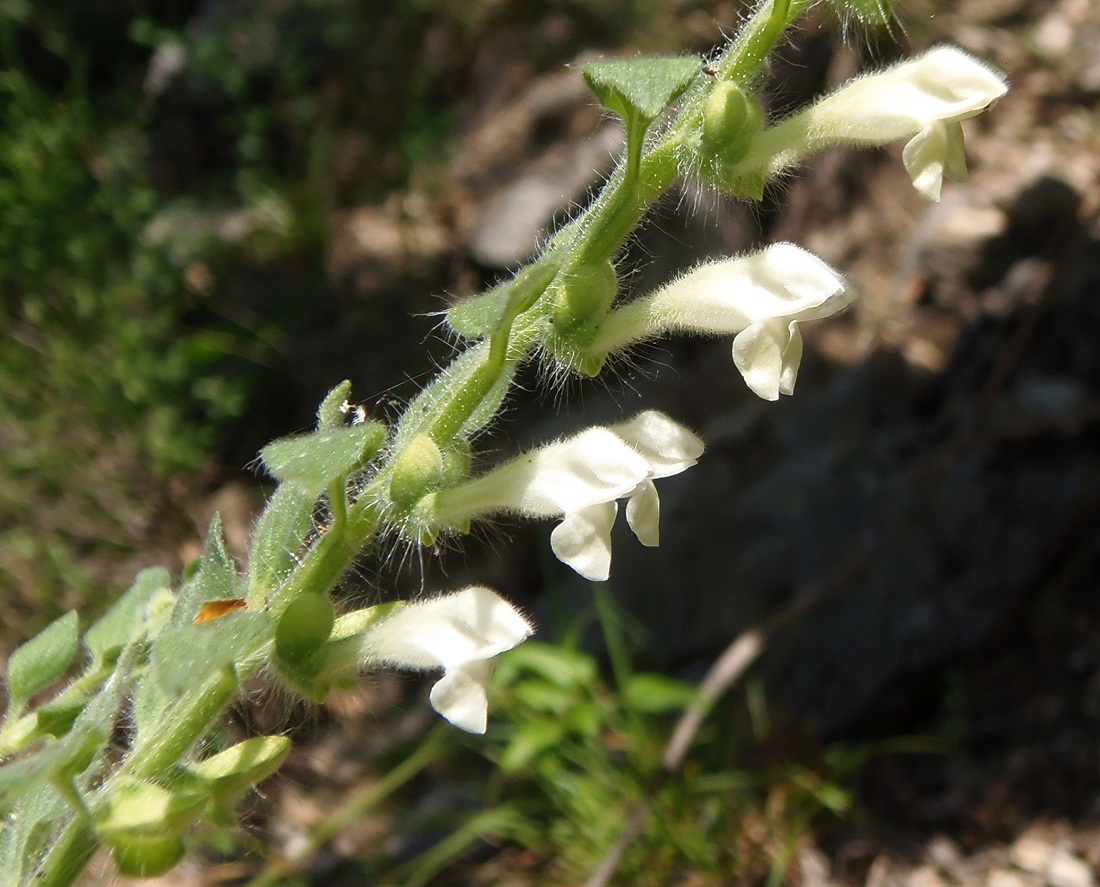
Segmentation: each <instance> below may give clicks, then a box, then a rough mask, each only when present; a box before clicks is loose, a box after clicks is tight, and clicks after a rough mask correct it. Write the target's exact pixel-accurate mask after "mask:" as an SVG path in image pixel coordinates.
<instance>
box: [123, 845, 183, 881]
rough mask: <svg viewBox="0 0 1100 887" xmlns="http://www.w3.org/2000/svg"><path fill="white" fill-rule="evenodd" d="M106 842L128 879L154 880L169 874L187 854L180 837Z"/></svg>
mask: <svg viewBox="0 0 1100 887" xmlns="http://www.w3.org/2000/svg"><path fill="white" fill-rule="evenodd" d="M106 841H107V844H108V845H109V846H110V848H111V855H112V856H113V857H114V859H115V865H116V866H118V872H119V874H120V875H125V876H126V877H128V878H155V877H157V876H158V875H163V874H165V873H167V872H170V871H171V870H172V869H174V868H175V867H176V866H177V865H179V864H180V861H181V860H182V859H183V854H184V852H185V848H184V846H183V841H182V840H181V839H180V838H179V836H178V835H131V836H130V837H127V838H107V839H106Z"/></svg>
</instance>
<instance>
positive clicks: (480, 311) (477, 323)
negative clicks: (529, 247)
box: [447, 280, 513, 339]
mask: <svg viewBox="0 0 1100 887" xmlns="http://www.w3.org/2000/svg"><path fill="white" fill-rule="evenodd" d="M512 283H513V281H511V280H509V281H506V282H504V283H501V284H499V285H497V286H494V287H493V288H492V289H491V290H489V291H488V292H486V293H482V294H481V295H479V296H474V297H473V298H470V299H465V300H463V301H461V302H459V303H458V304H457V305H455V306H454V307H453V308H451V309H450V310H449V311H448V312H447V324H448V326H450V328H451V329H452V330H454V331H455V332H456V333H458V334H459V335H460V336H463V337H465V338H467V339H481V338H484V337H485V336H489V335H492V333H493V330H495V329H496V328H497V327H498V326H499V325H500V322H501V320H502V318H503V317H504V314H505V312H506V311H507V310H508V296H509V294H510V293H511V291H512Z"/></svg>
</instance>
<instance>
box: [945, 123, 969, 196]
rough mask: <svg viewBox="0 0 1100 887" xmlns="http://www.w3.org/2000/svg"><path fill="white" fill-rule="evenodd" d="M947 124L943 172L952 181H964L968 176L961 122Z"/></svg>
mask: <svg viewBox="0 0 1100 887" xmlns="http://www.w3.org/2000/svg"><path fill="white" fill-rule="evenodd" d="M946 126H947V151H946V152H945V159H944V164H943V174H944V176H945V177H946V178H948V179H950V180H951V181H952V182H965V181H967V179H968V178H969V175H968V173H967V171H966V142H965V140H964V138H963V128H962V124H960V123H956V122H952V123H948V124H946Z"/></svg>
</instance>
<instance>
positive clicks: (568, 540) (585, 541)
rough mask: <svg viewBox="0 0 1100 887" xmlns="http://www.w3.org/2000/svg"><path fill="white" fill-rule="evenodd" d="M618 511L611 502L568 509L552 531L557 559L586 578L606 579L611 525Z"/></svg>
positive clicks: (609, 568)
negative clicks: (569, 510) (574, 509)
mask: <svg viewBox="0 0 1100 887" xmlns="http://www.w3.org/2000/svg"><path fill="white" fill-rule="evenodd" d="M618 510H619V505H618V503H617V502H613V501H612V502H605V503H604V504H602V505H593V506H590V507H588V508H583V509H580V510H579V511H572V512H569V513H568V514H567V515H566V516H565V519H564V520H563V521H562V522H561V523H560V524H558V525H557V526H556V527H554V531H553V532H552V533H551V534H550V547H551V548H552V549H553V550H554V554H555V555H556V556H557V558H558V560H560V561H561V562H562V563H564V564H568V565H569V566H570V567H572V568H573V569H574V570H576V571H577V572H578V573H580V574H581V575H582V576H584V578H585V579H590V580H591V581H593V582H606V581H607V577H608V576H610V575H611V527H612V526H613V525H614V523H615V515H616V514H617V513H618Z"/></svg>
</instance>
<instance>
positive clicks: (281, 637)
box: [275, 592, 336, 665]
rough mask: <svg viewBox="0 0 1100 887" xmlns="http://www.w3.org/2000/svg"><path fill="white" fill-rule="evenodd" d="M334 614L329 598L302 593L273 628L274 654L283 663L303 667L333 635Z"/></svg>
mask: <svg viewBox="0 0 1100 887" xmlns="http://www.w3.org/2000/svg"><path fill="white" fill-rule="evenodd" d="M335 621H336V610H335V609H334V608H333V606H332V601H330V600H329V599H328V595H325V594H314V593H309V592H307V593H305V594H301V595H299V596H298V597H296V598H295V599H294V600H292V601H291V602H290V603H289V604H288V605H287V608H286V609H285V610H284V611H283V614H282V616H280V617H279V624H278V625H277V626H276V628H275V652H276V654H277V655H278V657H279V658H280V659H281V660H283V661H284V662H288V663H291V664H293V665H303V664H304V663H305V661H306V660H307V659H309V658H310V657H311V656H313V655H314V654H315V653H317V652H318V651H319V650H320V649H321V647H322V646H324V643H325V641H327V640H328V637H329V635H330V634H331V633H332V626H333V624H334V623H335Z"/></svg>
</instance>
